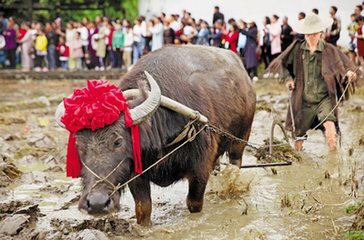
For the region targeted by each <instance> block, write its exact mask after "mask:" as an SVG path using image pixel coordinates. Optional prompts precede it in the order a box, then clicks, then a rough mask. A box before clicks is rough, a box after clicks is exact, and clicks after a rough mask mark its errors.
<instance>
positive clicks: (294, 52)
mask: <svg viewBox="0 0 364 240" xmlns="http://www.w3.org/2000/svg"><path fill="white" fill-rule="evenodd" d="M331 24H332V19H331V18H327V19H326V18H323V17H321V16H318V15H316V14H313V13H311V14H310V15H308V16H307V17H306V18H304V19H302V20H300V21H299V22H298V23H297V25H296V26H294V28H293V29H294V31H295V32H297V33H301V34H304V36H305V39H304V40H302V41H301V40H296V41H295V42H293V43H292V44H291V45H290V46H289V47H288V48H287V49H286V50H285V51H284V52H283V53H282V54H281V55H280V56H279V57H278V58H277V59H276V60H275V61H274V62H272V63H271V65H270V66H269V68H268V71H271V72H274V71H275V72H279V73H280V74H282V75H283V78H282V79H283V80H284V81H285V82H286V86H287V88H288V89H289V90H290V91H291V104H292V105H291V109H292V111H291V109H290V110H289V111H288V114H287V120H286V128H287V129H288V130H290V131H293V133H294V136H296V142H295V147H296V149H297V150H298V151H300V150H302V147H303V143H304V140H305V137H306V136H307V134H306V132H307V131H308V130H309V129H312V128H313V127H315V126H316V125H317V124H319V123H321V122H322V123H323V124H321V125H320V129H321V130H323V131H325V136H326V140H327V144H328V146H329V149H330V150H331V151H334V150H336V141H337V134H340V129H339V122H338V111H337V109H335V110H334V111H332V110H333V108H334V107H335V106H336V104H337V99H338V98H339V97H340V96H341V95H342V91H343V89H344V88H345V87H346V85H347V84H350V82H351V81H355V80H356V78H357V74H356V73H355V71H354V69H355V65H354V63H353V62H351V61H350V59H349V58H348V57H347V56H346V55H345V54H343V53H342V52H341V51H340V50H339V49H338V48H336V47H335V46H334V45H332V44H330V43H326V42H325V41H324V40H323V38H322V34H323V33H324V31H325V29H327V27H329V26H331ZM346 97H348V95H346ZM291 112H292V113H293V114H292V116H291Z"/></svg>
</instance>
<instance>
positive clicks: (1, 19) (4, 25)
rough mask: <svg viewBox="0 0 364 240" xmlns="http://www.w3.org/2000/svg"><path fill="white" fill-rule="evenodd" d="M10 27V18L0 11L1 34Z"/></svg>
mask: <svg viewBox="0 0 364 240" xmlns="http://www.w3.org/2000/svg"><path fill="white" fill-rule="evenodd" d="M7 28H8V19H7V18H6V17H5V16H4V12H0V34H2V33H3V32H4V31H5V30H6V29H7Z"/></svg>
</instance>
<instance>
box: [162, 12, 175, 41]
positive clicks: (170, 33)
mask: <svg viewBox="0 0 364 240" xmlns="http://www.w3.org/2000/svg"><path fill="white" fill-rule="evenodd" d="M173 21H174V19H173V17H169V18H166V19H165V20H164V33H163V41H164V43H163V44H164V45H166V44H173V43H174V39H175V38H176V33H175V31H174V30H173V28H171V23H172V22H173Z"/></svg>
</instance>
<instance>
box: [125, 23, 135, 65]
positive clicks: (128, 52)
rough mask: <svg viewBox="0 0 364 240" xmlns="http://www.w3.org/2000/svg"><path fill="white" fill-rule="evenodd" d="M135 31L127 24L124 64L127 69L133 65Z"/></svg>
mask: <svg viewBox="0 0 364 240" xmlns="http://www.w3.org/2000/svg"><path fill="white" fill-rule="evenodd" d="M133 37H134V36H133V30H132V28H131V27H130V24H126V25H125V28H124V51H123V63H124V66H125V67H126V69H128V68H129V67H130V65H131V57H132V51H133V41H134V39H133Z"/></svg>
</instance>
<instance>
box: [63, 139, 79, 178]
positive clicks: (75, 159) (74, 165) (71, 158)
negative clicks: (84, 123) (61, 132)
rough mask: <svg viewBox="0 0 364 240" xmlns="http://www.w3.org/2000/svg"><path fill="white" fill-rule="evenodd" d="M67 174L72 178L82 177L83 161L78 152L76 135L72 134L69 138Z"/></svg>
mask: <svg viewBox="0 0 364 240" xmlns="http://www.w3.org/2000/svg"><path fill="white" fill-rule="evenodd" d="M66 174H67V177H72V178H78V177H80V176H81V160H80V156H79V155H78V152H77V147H76V137H75V135H74V133H70V135H69V138H68V146H67V157H66Z"/></svg>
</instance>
